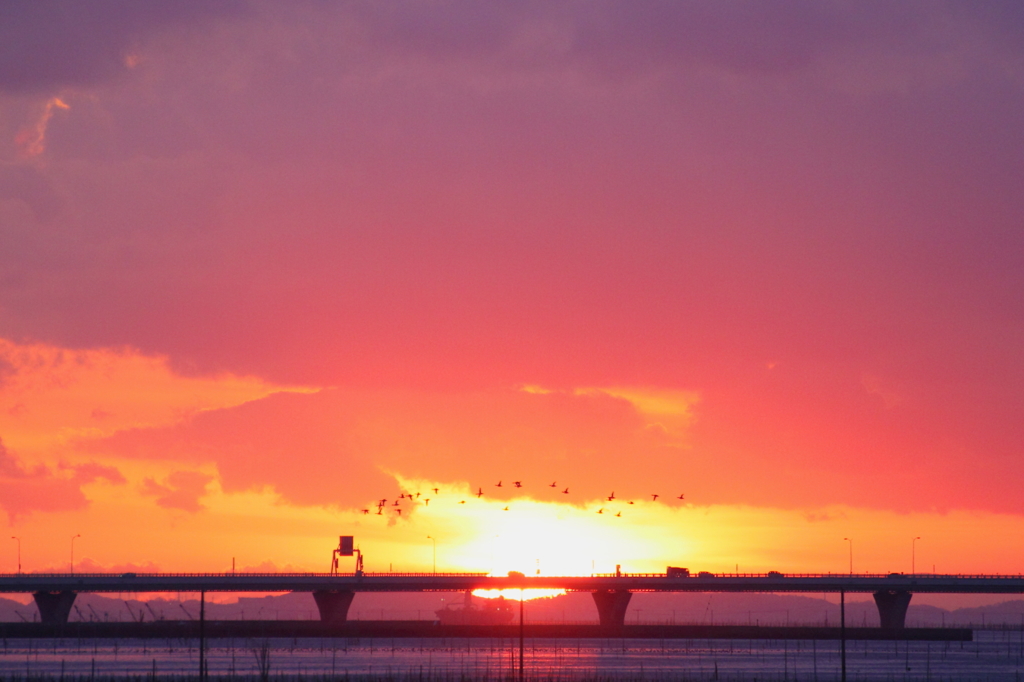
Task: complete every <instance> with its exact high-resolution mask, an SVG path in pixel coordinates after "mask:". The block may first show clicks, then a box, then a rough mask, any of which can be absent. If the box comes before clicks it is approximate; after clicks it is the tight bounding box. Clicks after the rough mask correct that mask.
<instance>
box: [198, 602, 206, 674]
mask: <svg viewBox="0 0 1024 682" xmlns="http://www.w3.org/2000/svg"><path fill="white" fill-rule="evenodd" d="M205 680H206V590H202V591H200V592H199V682H205Z"/></svg>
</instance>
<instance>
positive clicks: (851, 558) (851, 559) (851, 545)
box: [843, 538, 853, 575]
mask: <svg viewBox="0 0 1024 682" xmlns="http://www.w3.org/2000/svg"><path fill="white" fill-rule="evenodd" d="M843 539H844V540H846V541H847V542H849V543H850V575H853V540H851V539H850V538H843Z"/></svg>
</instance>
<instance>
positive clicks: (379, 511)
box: [377, 507, 384, 516]
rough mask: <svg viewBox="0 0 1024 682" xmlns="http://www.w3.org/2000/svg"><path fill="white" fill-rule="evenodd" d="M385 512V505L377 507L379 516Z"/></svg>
mask: <svg viewBox="0 0 1024 682" xmlns="http://www.w3.org/2000/svg"><path fill="white" fill-rule="evenodd" d="M383 513H384V508H383V507H378V508H377V516H380V515H381V514H383Z"/></svg>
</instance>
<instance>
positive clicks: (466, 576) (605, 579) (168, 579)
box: [0, 571, 1024, 629]
mask: <svg viewBox="0 0 1024 682" xmlns="http://www.w3.org/2000/svg"><path fill="white" fill-rule="evenodd" d="M478 589H483V590H508V589H512V590H520V589H523V590H529V589H560V590H566V591H570V592H590V593H591V594H592V595H593V598H594V604H595V606H596V607H597V612H598V616H599V618H600V622H601V625H603V626H613V627H614V626H620V627H621V626H622V625H623V624H624V622H625V617H626V608H627V606H628V605H629V600H630V597H631V596H632V595H633V593H634V592H778V593H782V592H787V593H799V592H806V593H833V594H840V595H843V596H844V597H845V594H846V593H848V592H849V593H870V594H872V595H873V596H874V599H875V604H876V606H877V607H878V613H879V617H880V620H881V625H882V627H883V628H893V629H900V628H903V626H904V622H905V620H906V614H907V607H908V606H909V605H910V599H911V597H912V595H913V594H914V593H928V594H1024V576H1020V575H1017V576H1005V575H932V574H902V573H890V574H798V575H794V574H788V575H783V574H781V573H777V572H771V573H765V574H738V573H728V574H725V573H719V574H712V573H700V574H697V575H689V574H685V573H684V574H678V573H674V574H673V573H670V574H649V573H647V574H636V573H633V574H630V573H616V574H610V575H592V576H523V575H509V576H492V575H488V574H485V573H364V572H362V571H359V572H356V573H351V574H339V573H138V574H136V573H121V574H111V573H88V574H78V573H75V574H71V573H66V574H42V573H19V574H11V573H8V574H0V593H29V594H32V595H33V596H34V598H35V602H36V606H37V607H38V608H39V614H40V618H41V620H42V621H43V622H47V623H65V622H67V620H68V616H69V615H70V613H71V608H72V606H73V604H74V601H75V597H76V596H77V595H78V593H80V592H106V593H143V592H201V593H206V592H309V593H311V594H312V596H313V599H314V600H315V601H316V605H317V608H318V609H319V611H320V618H321V620H322V621H324V622H327V623H332V624H333V623H343V622H345V621H346V620H347V618H348V610H349V606H350V605H351V604H352V600H353V599H354V597H355V595H356V593H358V592H462V591H466V590H478Z"/></svg>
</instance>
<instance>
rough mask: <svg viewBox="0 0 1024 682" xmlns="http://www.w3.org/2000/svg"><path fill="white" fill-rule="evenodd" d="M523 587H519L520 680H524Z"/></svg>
mask: <svg viewBox="0 0 1024 682" xmlns="http://www.w3.org/2000/svg"><path fill="white" fill-rule="evenodd" d="M523 628H524V626H523V589H522V588H519V682H523V674H524V672H523V670H524V668H523Z"/></svg>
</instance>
